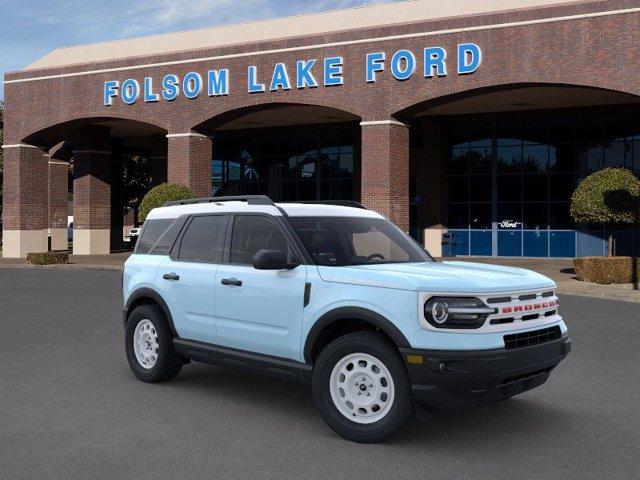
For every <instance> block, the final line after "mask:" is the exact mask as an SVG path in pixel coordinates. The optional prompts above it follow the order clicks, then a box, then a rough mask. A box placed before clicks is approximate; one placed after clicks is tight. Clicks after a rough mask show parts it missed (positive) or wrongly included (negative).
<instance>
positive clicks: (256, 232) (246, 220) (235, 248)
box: [229, 215, 290, 265]
mask: <svg viewBox="0 0 640 480" xmlns="http://www.w3.org/2000/svg"><path fill="white" fill-rule="evenodd" d="M262 249H267V250H281V251H283V252H286V253H287V255H290V253H289V242H287V238H286V237H285V236H284V234H283V233H282V231H281V230H280V228H279V227H278V226H277V225H276V224H275V222H274V221H273V220H271V219H269V218H267V217H262V216H259V215H244V216H243V215H238V216H236V217H235V220H234V222H233V233H232V236H231V255H230V258H229V262H230V263H236V264H242V265H250V264H251V263H253V256H254V255H255V254H256V253H257V252H258V251H259V250H262Z"/></svg>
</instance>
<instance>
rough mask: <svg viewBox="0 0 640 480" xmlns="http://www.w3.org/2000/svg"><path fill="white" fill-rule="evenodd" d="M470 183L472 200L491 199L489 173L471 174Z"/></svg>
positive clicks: (484, 200)
mask: <svg viewBox="0 0 640 480" xmlns="http://www.w3.org/2000/svg"><path fill="white" fill-rule="evenodd" d="M470 183H471V194H470V200H471V201H472V202H490V201H491V175H471V177H470Z"/></svg>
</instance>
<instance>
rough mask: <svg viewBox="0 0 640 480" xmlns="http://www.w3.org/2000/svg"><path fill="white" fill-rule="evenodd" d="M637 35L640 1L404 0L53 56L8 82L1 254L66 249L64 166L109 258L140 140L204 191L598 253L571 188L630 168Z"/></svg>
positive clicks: (486, 243) (437, 235)
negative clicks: (573, 204)
mask: <svg viewBox="0 0 640 480" xmlns="http://www.w3.org/2000/svg"><path fill="white" fill-rule="evenodd" d="M639 26H640V2H638V1H630V0H610V1H575V0H519V1H515V0H483V1H481V2H480V1H478V2H469V1H466V0H448V1H446V2H436V1H435V0H414V1H408V2H401V3H392V4H385V5H378V6H371V7H363V8H358V9H351V10H342V11H334V12H327V13H320V14H313V15H305V16H297V17H290V18H282V19H275V20H268V21H261V22H254V23H248V24H242V25H233V26H224V27H217V28H211V29H204V30H198V31H189V32H182V33H175V34H169V35H158V36H152V37H145V38H138V39H133V40H123V41H114V42H108V43H102V44H95V45H87V46H79V47H72V48H63V49H58V50H55V51H53V52H52V53H50V54H48V55H46V56H45V57H43V58H41V59H40V60H38V61H36V62H35V63H33V64H32V65H30V66H28V67H27V68H25V69H24V70H21V71H18V72H12V73H8V74H6V76H5V97H6V98H5V99H6V110H5V139H4V142H5V144H4V146H3V148H4V156H5V167H4V168H5V172H4V198H3V229H4V245H3V255H4V256H6V257H19V256H25V255H26V253H27V252H30V251H43V250H46V249H47V243H48V242H47V237H48V236H50V237H51V244H52V248H54V249H56V248H66V233H65V229H66V217H65V215H66V212H65V209H64V207H63V206H64V198H65V197H66V194H67V189H68V185H67V180H66V171H67V166H66V163H67V162H69V161H70V160H71V159H73V164H74V179H73V183H74V185H73V186H74V197H73V202H74V204H73V213H74V221H75V224H74V252H75V253H78V254H97V253H107V252H109V250H110V248H111V246H112V245H114V242H116V239H117V237H118V235H120V236H121V232H122V225H121V220H120V218H121V215H120V214H119V212H120V211H121V206H120V205H119V202H120V200H119V188H120V186H119V181H120V179H121V178H122V174H121V170H122V161H121V158H122V155H123V152H131V151H137V152H141V153H143V154H145V155H147V156H148V157H149V158H151V159H152V162H153V182H154V183H160V182H163V181H169V182H174V183H180V184H184V185H187V186H189V187H191V188H192V190H193V191H194V192H195V193H196V194H197V195H199V196H208V195H211V194H215V195H233V194H254V193H264V194H268V195H270V196H271V197H272V198H274V199H275V200H321V199H356V200H360V201H362V202H363V203H364V204H365V205H367V206H368V207H371V208H373V209H375V210H377V211H379V212H381V213H383V214H385V215H387V216H388V217H389V218H390V219H392V220H393V221H394V222H396V223H397V224H398V225H400V226H401V227H402V228H404V229H406V230H407V231H409V232H410V233H411V234H412V235H413V236H414V237H416V238H417V239H418V240H419V241H421V242H424V243H425V244H426V245H427V246H428V247H429V248H430V250H432V252H433V253H435V254H438V253H439V252H440V240H441V237H442V233H443V232H444V231H445V230H448V231H449V232H451V233H452V235H453V236H454V237H455V239H456V241H457V244H456V253H457V254H458V255H506V256H543V257H545V256H554V257H558V256H564V257H572V256H576V255H585V254H602V253H604V251H605V242H604V238H606V236H607V234H608V232H606V231H605V230H604V227H602V226H598V225H589V226H584V225H575V224H574V223H573V222H572V220H571V219H570V217H569V203H568V201H569V198H570V195H571V192H572V191H573V189H574V188H575V185H576V184H577V182H578V181H579V180H580V179H581V178H584V177H585V176H586V175H588V174H589V173H590V172H592V171H594V170H596V169H598V168H602V167H603V166H606V165H612V166H626V167H629V168H632V169H634V170H640V115H639V113H640V112H639V103H638V95H639V94H640V83H639V82H638V80H637V78H639V74H640V67H639V65H640V63H639V62H638V61H637V59H636V58H635V57H636V51H637V49H638V46H639V45H640V28H639ZM618 238H619V239H620V240H619V244H618V250H619V251H620V252H624V251H625V249H629V248H631V246H632V244H633V241H634V236H633V232H632V231H631V230H629V231H626V230H623V231H620V232H618Z"/></svg>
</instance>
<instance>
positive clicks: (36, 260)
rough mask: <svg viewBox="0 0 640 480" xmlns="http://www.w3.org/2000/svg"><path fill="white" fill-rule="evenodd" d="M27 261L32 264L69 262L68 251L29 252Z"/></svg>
mask: <svg viewBox="0 0 640 480" xmlns="http://www.w3.org/2000/svg"><path fill="white" fill-rule="evenodd" d="M27 263H28V264H30V265H61V264H65V263H69V253H68V252H42V253H27Z"/></svg>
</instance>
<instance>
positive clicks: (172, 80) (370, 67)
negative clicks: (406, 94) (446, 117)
mask: <svg viewBox="0 0 640 480" xmlns="http://www.w3.org/2000/svg"><path fill="white" fill-rule="evenodd" d="M456 53H457V56H456V59H455V62H453V63H455V67H456V71H457V74H458V75H468V74H471V73H474V72H476V71H477V70H478V68H480V65H481V64H482V50H481V49H480V47H479V46H478V45H476V44H475V43H461V44H459V45H458V48H457V52H456ZM363 63H364V67H365V68H364V78H363V81H364V82H366V83H375V82H376V81H378V79H379V78H380V77H381V76H382V75H390V76H392V77H393V78H394V79H396V80H397V81H405V80H408V79H409V78H411V77H413V76H415V75H418V73H417V70H418V68H420V70H421V72H420V73H419V75H421V76H423V77H424V78H432V77H434V76H438V77H446V76H447V74H448V70H447V67H448V66H449V63H450V62H449V60H448V58H447V51H446V49H444V48H442V47H437V46H436V47H428V48H425V49H424V50H422V51H421V52H420V54H419V55H417V54H416V53H415V52H412V51H411V50H405V49H403V50H398V51H397V52H395V53H394V54H393V55H391V56H390V57H388V56H387V54H386V52H373V53H368V54H366V55H365V58H364V59H363ZM351 67H352V65H351V64H348V63H347V64H345V61H344V57H339V56H336V57H326V58H323V59H306V60H298V61H297V62H296V63H295V66H293V65H287V64H285V63H276V64H275V65H274V66H273V67H272V68H269V69H259V68H258V67H257V66H255V65H251V66H249V67H247V71H246V76H245V75H243V76H242V77H243V78H244V79H246V84H244V85H233V87H234V88H241V89H246V91H247V92H249V93H251V94H257V95H259V94H261V93H265V92H267V91H270V92H277V91H288V90H293V89H298V90H301V89H305V88H319V87H321V86H322V87H338V86H341V85H343V84H344V72H345V70H346V69H348V68H351ZM230 80H231V75H230V71H229V69H227V68H223V69H217V70H208V71H206V72H195V71H193V72H188V73H187V74H186V75H184V76H183V77H182V78H181V77H179V76H178V75H176V74H174V73H169V74H166V75H164V76H163V77H162V78H155V77H144V78H142V79H136V78H127V79H125V80H122V81H120V80H108V81H106V82H104V89H103V99H104V105H105V106H107V107H109V106H111V105H113V103H114V102H115V101H116V99H119V100H121V101H122V102H123V103H124V104H126V105H134V104H135V103H138V102H141V103H153V102H159V101H167V102H171V101H173V100H175V99H176V98H178V97H179V96H180V95H183V96H184V97H186V98H187V99H195V98H198V97H200V96H204V95H206V96H208V97H221V96H226V95H229V94H230V92H231V90H232V85H230Z"/></svg>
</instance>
